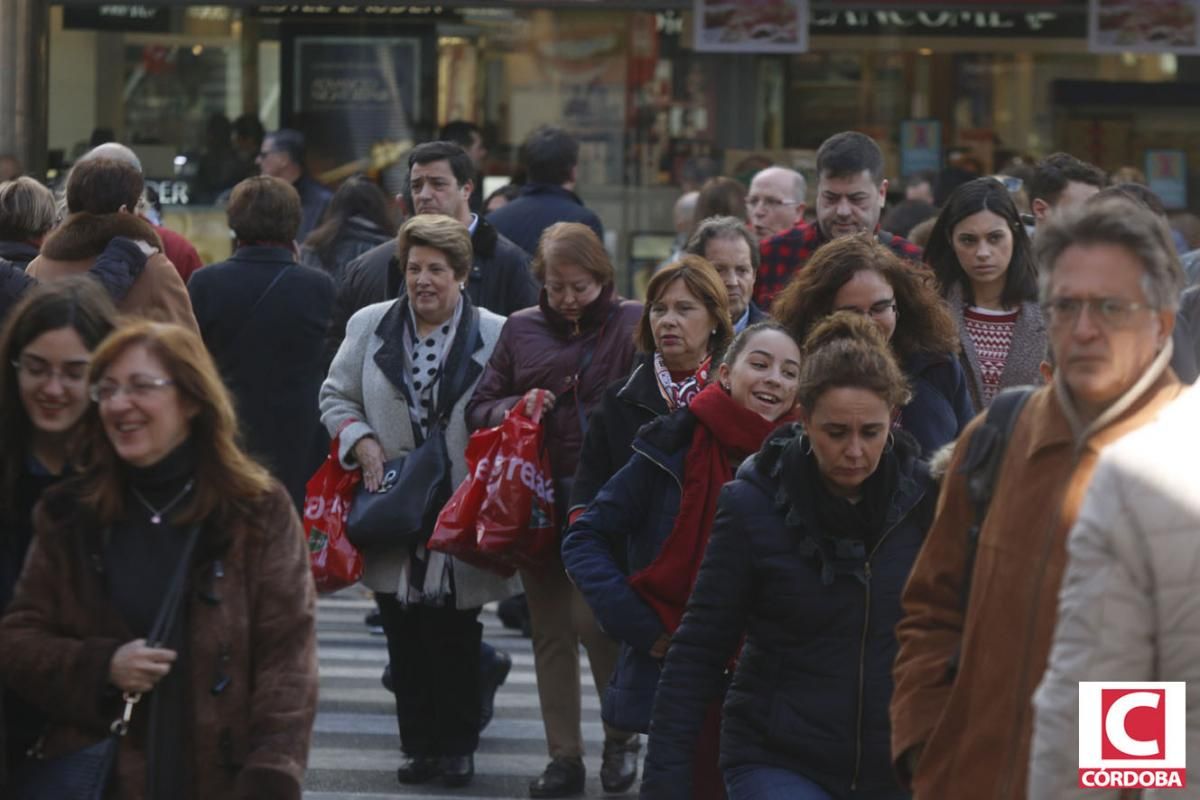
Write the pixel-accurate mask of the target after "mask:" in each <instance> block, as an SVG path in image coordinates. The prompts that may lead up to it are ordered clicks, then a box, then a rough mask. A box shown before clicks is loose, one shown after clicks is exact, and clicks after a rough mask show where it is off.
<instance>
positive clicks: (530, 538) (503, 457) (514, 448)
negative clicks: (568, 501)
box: [475, 393, 558, 569]
mask: <svg viewBox="0 0 1200 800" xmlns="http://www.w3.org/2000/svg"><path fill="white" fill-rule="evenodd" d="M544 398H545V394H544V393H539V394H538V398H537V402H536V403H535V405H534V409H533V417H532V418H530V417H526V416H525V415H524V414H522V413H521V412H520V410H519V409H520V408H521V407H522V404H521V403H518V404H517V405H516V406H514V407H513V409H512V410H511V411H509V412H508V416H507V417H505V418H504V422H503V423H501V425H500V447H499V448H498V450H497V453H496V456H495V458H494V459H493V462H492V468H491V471H490V472H489V474H488V481H487V495H486V496H485V497H484V500H483V505H482V506H481V507H480V509H479V515H478V516H477V517H476V519H475V533H476V536H477V539H476V542H477V545H476V546H477V548H478V550H479V552H480V553H483V554H487V555H491V556H496V557H498V558H501V559H503V560H504V561H505V562H506V563H508V564H511V565H513V566H515V567H521V568H524V569H537V568H538V567H540V566H541V565H542V564H544V563H545V561H546V559H547V556H549V555H550V554H551V553H552V552H553V548H556V547H558V525H557V523H556V520H555V507H554V478H553V476H552V474H551V472H550V456H549V454H548V453H547V452H546V449H545V448H544V447H543V446H542V440H543V437H544V435H545V431H544V428H543V426H542V422H541V420H542V403H543V400H544Z"/></svg>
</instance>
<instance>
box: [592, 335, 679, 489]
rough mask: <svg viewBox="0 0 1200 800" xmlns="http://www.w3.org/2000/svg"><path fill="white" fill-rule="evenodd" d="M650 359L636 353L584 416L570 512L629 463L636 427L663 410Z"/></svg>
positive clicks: (665, 410)
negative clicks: (624, 371) (623, 373)
mask: <svg viewBox="0 0 1200 800" xmlns="http://www.w3.org/2000/svg"><path fill="white" fill-rule="evenodd" d="M652 358H653V357H652V356H649V355H640V356H638V357H637V359H636V360H635V361H634V365H633V371H632V372H631V373H630V375H629V377H628V378H625V379H623V380H619V381H617V382H615V383H613V384H610V385H609V387H608V388H607V389H606V390H605V391H604V397H603V399H601V401H600V405H599V406H597V408H596V409H595V410H594V411H593V412H592V415H591V416H590V417H588V430H587V436H585V437H584V440H583V450H581V451H580V453H579V467H578V468H577V469H576V470H575V479H574V480H573V481H572V484H571V499H570V506H569V509H570V510H571V511H575V510H576V509H580V508H586V507H587V505H588V503H590V502H592V499H593V498H595V496H596V495H597V494H599V493H600V488H601V487H602V486H604V484H606V483H608V480H609V478H611V477H612V476H613V475H616V474H617V471H618V470H620V469H621V467H623V466H625V465H626V464H627V463H629V459H630V458H632V457H633V439H634V437H635V436H636V435H637V432H638V429H639V428H641V427H642V426H643V425H645V424H646V423H647V422H650V421H651V420H652V419H654V418H655V417H660V416H662V415H663V414H666V413H667V411H668V408H667V401H666V399H665V398H664V397H663V396H662V392H660V391H659V390H658V379H657V378H655V377H654V365H653V361H652Z"/></svg>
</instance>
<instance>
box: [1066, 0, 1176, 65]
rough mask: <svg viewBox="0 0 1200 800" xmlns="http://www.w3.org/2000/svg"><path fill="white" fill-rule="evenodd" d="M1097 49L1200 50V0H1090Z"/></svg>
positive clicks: (1092, 44) (1091, 39) (1091, 42)
mask: <svg viewBox="0 0 1200 800" xmlns="http://www.w3.org/2000/svg"><path fill="white" fill-rule="evenodd" d="M1088 49H1089V50H1091V51H1092V52H1093V53H1200V0H1089V8H1088Z"/></svg>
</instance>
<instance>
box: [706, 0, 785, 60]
mask: <svg viewBox="0 0 1200 800" xmlns="http://www.w3.org/2000/svg"><path fill="white" fill-rule="evenodd" d="M692 17H693V19H694V20H695V47H696V50H698V51H708V52H721V53H803V52H805V51H807V50H808V0H695V5H694V6H693V9H692Z"/></svg>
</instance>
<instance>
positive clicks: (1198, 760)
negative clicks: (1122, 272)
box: [1029, 389, 1200, 800]
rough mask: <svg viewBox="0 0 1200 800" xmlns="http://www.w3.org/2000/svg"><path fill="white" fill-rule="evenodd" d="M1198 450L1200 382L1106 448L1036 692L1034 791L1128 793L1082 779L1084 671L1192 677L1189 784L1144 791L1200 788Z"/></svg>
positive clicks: (1079, 526)
mask: <svg viewBox="0 0 1200 800" xmlns="http://www.w3.org/2000/svg"><path fill="white" fill-rule="evenodd" d="M1198 449H1200V394H1198V393H1197V391H1196V390H1195V389H1192V390H1189V391H1187V392H1185V393H1184V394H1183V395H1182V396H1181V397H1180V398H1179V399H1178V400H1176V401H1175V402H1174V403H1173V404H1171V406H1169V407H1168V408H1166V409H1164V411H1163V413H1162V415H1161V416H1160V417H1159V418H1158V419H1157V420H1156V421H1154V422H1151V423H1150V424H1148V425H1146V426H1145V427H1144V428H1142V429H1141V430H1139V431H1136V432H1134V433H1131V434H1130V435H1129V436H1126V437H1125V438H1124V439H1122V440H1121V441H1119V442H1116V443H1115V444H1113V445H1112V447H1109V448H1108V449H1107V450H1105V451H1104V454H1103V455H1102V456H1101V457H1100V463H1099V465H1098V466H1097V467H1096V473H1095V475H1094V476H1093V477H1092V482H1091V485H1090V486H1089V487H1088V490H1087V494H1086V496H1085V497H1084V500H1083V507H1082V508H1081V509H1080V510H1079V517H1078V518H1077V519H1076V521H1075V527H1074V528H1072V530H1071V535H1070V538H1069V539H1068V540H1067V550H1068V561H1067V570H1066V575H1065V576H1064V577H1063V585H1062V592H1061V593H1060V594H1059V598H1058V625H1057V627H1056V628H1055V630H1054V643H1053V646H1052V648H1051V651H1050V664H1049V668H1048V669H1047V670H1046V674H1045V676H1044V677H1043V678H1042V683H1041V685H1040V686H1039V687H1038V689H1037V691H1036V692H1035V693H1034V696H1033V704H1034V709H1035V725H1034V735H1033V754H1032V760H1031V763H1030V774H1029V797H1030V800H1069V799H1070V798H1076V797H1077V798H1080V800H1089V799H1090V798H1111V800H1116V798H1117V797H1118V795H1119V791H1109V792H1105V791H1104V790H1099V789H1079V788H1078V774H1077V772H1076V770H1077V768H1078V767H1079V727H1078V722H1077V711H1078V705H1079V702H1078V701H1079V682H1080V681H1186V682H1187V690H1186V691H1187V717H1186V719H1187V762H1188V765H1189V766H1190V767H1191V769H1190V770H1189V772H1190V775H1189V776H1188V777H1189V780H1188V781H1187V784H1188V786H1187V791H1184V792H1181V791H1179V790H1173V791H1164V792H1161V793H1154V792H1145V793H1143V797H1146V798H1151V797H1155V798H1164V799H1165V798H1176V797H1188V798H1195V797H1200V785H1197V781H1196V776H1197V773H1196V769H1197V765H1200V595H1197V594H1196V585H1197V583H1200V537H1197V535H1196V533H1197V531H1200V495H1197V493H1196V487H1195V465H1194V454H1195V453H1196V452H1197V451H1198ZM1096 733H1097V740H1098V739H1099V731H1098V730H1097V732H1096Z"/></svg>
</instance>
